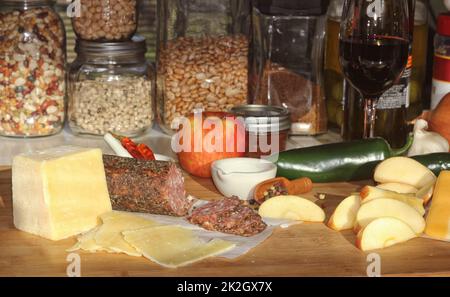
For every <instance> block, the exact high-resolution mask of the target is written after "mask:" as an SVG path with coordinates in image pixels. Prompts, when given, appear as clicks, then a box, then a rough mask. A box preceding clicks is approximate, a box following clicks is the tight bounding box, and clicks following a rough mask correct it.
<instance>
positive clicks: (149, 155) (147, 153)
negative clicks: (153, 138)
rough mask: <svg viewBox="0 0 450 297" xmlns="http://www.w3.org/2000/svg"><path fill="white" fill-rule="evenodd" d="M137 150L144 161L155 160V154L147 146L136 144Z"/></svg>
mask: <svg viewBox="0 0 450 297" xmlns="http://www.w3.org/2000/svg"><path fill="white" fill-rule="evenodd" d="M137 149H138V151H139V152H140V153H141V155H142V156H143V157H144V159H145V160H149V161H154V160H156V158H155V154H154V153H153V151H152V150H151V149H150V148H149V147H148V146H147V145H145V144H143V143H140V144H138V146H137Z"/></svg>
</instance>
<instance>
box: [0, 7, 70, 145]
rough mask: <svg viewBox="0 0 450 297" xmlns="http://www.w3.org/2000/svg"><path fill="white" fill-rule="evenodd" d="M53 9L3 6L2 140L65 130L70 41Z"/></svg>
mask: <svg viewBox="0 0 450 297" xmlns="http://www.w3.org/2000/svg"><path fill="white" fill-rule="evenodd" d="M52 5H53V2H52V1H46V0H22V1H18V0H16V1H12V0H9V1H5V0H4V1H0V135H2V136H11V137H39V136H48V135H53V134H56V133H58V132H60V131H61V129H62V128H63V126H64V113H65V101H64V97H65V63H66V62H65V61H66V53H65V46H66V41H65V31H64V26H63V23H62V21H61V19H60V18H59V16H58V15H57V13H56V12H55V11H54V10H53V8H52Z"/></svg>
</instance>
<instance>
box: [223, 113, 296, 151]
mask: <svg viewBox="0 0 450 297" xmlns="http://www.w3.org/2000/svg"><path fill="white" fill-rule="evenodd" d="M231 113H232V114H233V115H235V116H236V117H239V118H242V119H243V120H244V122H245V130H246V141H245V142H246V154H247V157H250V158H260V157H262V156H269V155H272V154H276V153H278V152H282V151H284V150H286V144H287V140H288V138H289V131H290V129H291V115H290V113H289V110H288V109H286V108H283V107H277V106H267V105H241V106H236V107H234V108H232V109H231Z"/></svg>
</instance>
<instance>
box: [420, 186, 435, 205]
mask: <svg viewBox="0 0 450 297" xmlns="http://www.w3.org/2000/svg"><path fill="white" fill-rule="evenodd" d="M435 185H436V184H435V183H432V184H429V185H427V186H425V187H423V188H422V189H420V190H419V191H418V192H417V193H416V197H417V198H419V199H422V200H423V204H424V205H427V204H428V203H430V201H431V198H433V193H434V186H435Z"/></svg>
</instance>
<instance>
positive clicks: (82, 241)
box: [66, 227, 114, 253]
mask: <svg viewBox="0 0 450 297" xmlns="http://www.w3.org/2000/svg"><path fill="white" fill-rule="evenodd" d="M99 229H100V227H96V228H94V229H92V230H91V231H88V232H86V233H84V234H81V235H79V236H78V238H77V239H78V242H77V243H76V244H75V245H74V246H73V247H71V248H69V249H67V250H66V252H75V251H78V250H84V251H87V252H91V253H95V252H102V251H104V252H108V253H114V251H112V250H109V249H107V248H105V247H102V246H100V245H98V244H97V242H96V241H95V235H96V234H97V231H98V230H99Z"/></svg>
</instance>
